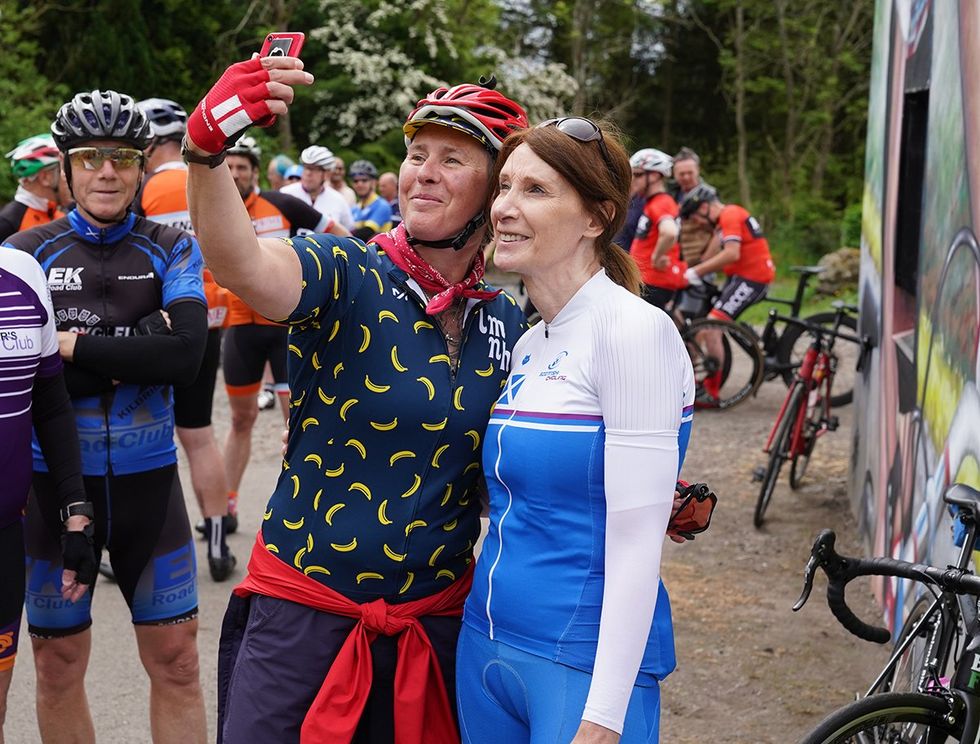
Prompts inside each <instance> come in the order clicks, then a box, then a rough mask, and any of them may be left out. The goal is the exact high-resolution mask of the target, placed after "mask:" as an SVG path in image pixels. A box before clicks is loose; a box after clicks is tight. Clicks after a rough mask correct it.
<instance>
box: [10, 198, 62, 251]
mask: <svg viewBox="0 0 980 744" xmlns="http://www.w3.org/2000/svg"><path fill="white" fill-rule="evenodd" d="M22 192H23V193H22ZM64 216H65V215H64V214H62V213H61V212H60V211H59V210H58V205H57V204H55V203H54V202H50V201H47V200H46V199H41V198H40V197H37V196H35V195H34V194H31V193H29V192H27V191H26V189H23V188H18V190H17V194H16V196H15V197H14V200H13V201H12V202H10V203H9V204H7V205H6V206H5V207H4V208H3V209H0V240H6V239H7V238H9V237H10V236H11V235H13V234H15V233H19V232H21V231H23V230H30V229H31V228H32V227H37V226H38V225H46V224H47V223H49V222H54V221H55V220H57V219H60V218H62V217H64Z"/></svg>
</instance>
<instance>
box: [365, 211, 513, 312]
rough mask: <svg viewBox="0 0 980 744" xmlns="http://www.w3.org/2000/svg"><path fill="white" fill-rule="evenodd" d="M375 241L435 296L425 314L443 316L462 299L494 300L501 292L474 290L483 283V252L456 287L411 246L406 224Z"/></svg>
mask: <svg viewBox="0 0 980 744" xmlns="http://www.w3.org/2000/svg"><path fill="white" fill-rule="evenodd" d="M371 242H372V243H375V244H376V245H378V246H379V247H380V248H382V249H383V250H384V252H385V253H386V254H387V255H388V257H389V258H390V259H391V261H392V263H394V264H395V266H397V267H398V268H399V269H401V270H402V271H404V272H406V273H407V274H408V275H409V276H410V277H412V278H413V279H414V280H415V281H417V282H418V283H419V286H420V287H422V289H423V290H425V292H426V293H434V294H433V295H432V297H431V298H430V299H429V302H428V304H426V306H425V312H426V313H428V314H429V315H437V314H439V313H441V312H442V311H443V310H445V309H446V308H447V307H449V306H450V305H452V304H453V302H455V301H456V299H457V298H458V297H473V298H475V299H478V300H492V299H493V298H494V297H496V296H497V295H498V294H500V292H501V290H499V289H496V290H493V291H492V292H491V291H488V290H480V289H473V287H475V286H476V285H477V284H479V283H480V280H481V279H482V278H483V272H484V270H485V269H486V264H485V262H484V259H483V251H480V252H479V253H477V254H476V260H475V261H473V268H472V269H471V270H470V273H469V274H467V275H466V278H465V279H463V281H461V282H457V283H456V284H450V283H449V282H448V281H446V279H445V277H443V275H442V274H440V273H439V272H438V271H436V270H435V269H434V268H432V266H430V265H429V262H428V261H426V260H425V259H424V258H422V257H421V256H420V255H419V254H418V253H417V252H416V250H415V249H414V248H412V246H410V245H409V244H408V231H407V230H406V229H405V225H404V224H401V225H398V227H396V228H395V229H394V230H391V231H389V232H386V233H381V234H380V235H376V236H375V237H374V238H373V239H372V241H371Z"/></svg>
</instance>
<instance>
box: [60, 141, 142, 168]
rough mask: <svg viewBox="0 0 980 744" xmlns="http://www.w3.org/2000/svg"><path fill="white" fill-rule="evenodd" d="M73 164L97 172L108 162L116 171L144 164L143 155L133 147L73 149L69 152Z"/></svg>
mask: <svg viewBox="0 0 980 744" xmlns="http://www.w3.org/2000/svg"><path fill="white" fill-rule="evenodd" d="M68 158H69V159H70V160H71V164H72V166H74V167H77V168H83V169H84V170H90V171H97V170H100V169H101V168H102V166H103V165H105V161H106V160H108V161H110V162H111V163H112V167H113V168H115V169H116V170H127V169H129V168H138V167H139V166H140V165H142V164H143V153H142V152H141V151H139V150H136V149H134V148H132V147H73V148H72V149H70V150H69V151H68Z"/></svg>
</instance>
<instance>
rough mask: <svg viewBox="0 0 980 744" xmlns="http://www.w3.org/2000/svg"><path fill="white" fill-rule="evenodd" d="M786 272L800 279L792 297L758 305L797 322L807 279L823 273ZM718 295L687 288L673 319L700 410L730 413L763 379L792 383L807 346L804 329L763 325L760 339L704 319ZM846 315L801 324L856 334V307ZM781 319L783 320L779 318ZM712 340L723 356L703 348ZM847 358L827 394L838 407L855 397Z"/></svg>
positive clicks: (738, 325) (714, 290) (815, 269)
mask: <svg viewBox="0 0 980 744" xmlns="http://www.w3.org/2000/svg"><path fill="white" fill-rule="evenodd" d="M791 270H792V271H794V272H796V273H798V274H799V275H800V277H799V279H798V281H797V284H796V291H795V293H794V295H793V297H792V298H783V297H765V298H763V299H762V300H761V301H762V302H771V303H778V304H783V305H787V306H788V307H789V311H788V312H789V317H791V318H792V319H794V320H800V319H801V318H800V313H801V312H802V307H803V297H804V295H805V293H806V288H807V284H808V283H809V281H810V279H811V278H813V277H814V276H817V275H818V274H820V273H822V272H823V271H824V268H823V267H822V266H793V267H791ZM720 294H721V290H720V289H719V288H718V287H717V286H716V285H714V284H712V283H711V282H707V281H706V282H705V283H704V284H703V285H702V286H700V287H688V288H687V289H685V290H683V291H682V292H681V293H680V296H679V298H678V300H677V302H676V303H675V306H674V320H675V323H677V326H678V330H679V331H680V333H681V337H682V338H683V339H684V343H685V346H686V347H687V350H688V354H689V355H690V357H691V363H692V364H693V366H694V373H695V375H694V376H695V381H696V382H697V384H698V392H699V400H700V405H701V406H702V407H709V406H710V407H713V408H719V409H726V408H732V407H734V406H736V405H738V404H739V403H741V402H743V401H745V400H747V399H748V398H749V397H750V396H752V395H755V393H756V392H757V390H758V388H759V385H761V384H762V382H763V381H766V380H774V379H776V378H782V380H783V381H784V382H785V383H786V385H787V386H788V385H791V384H792V382H793V377H794V372H795V371H796V369H797V368H798V367H799V366H800V364H801V363H802V361H803V355H804V353H805V350H806V347H807V346H808V345H809V343H810V335H809V331H808V326H798V325H793V324H789V323H784V324H782V325H779V326H777V324H775V323H773V322H769V323H767V324H766V326H765V329H764V330H763V332H762V336H761V337H760V336H759V335H758V334H757V333H756V332H755V330H754V329H753V328H752V327H751V326H749V325H748V324H747V323H743V322H740V321H733V320H728V319H725V318H715V317H705V316H707V315H708V312H709V311H710V309H711V307H712V305H713V304H714V302H715V300H717V298H718V297H719V296H720ZM846 307H847V309H848V314H847V315H846V316H845V317H844V318H843V319H840V320H838V319H837V313H835V312H820V313H815V314H812V315H809V316H807V317H805V318H802V320H804V321H806V322H807V323H809V324H812V325H816V326H823V327H827V326H830V325H832V324H834V323H838V324H839V325H840V326H843V327H845V328H847V329H849V330H851V331H856V329H857V321H856V319H855V317H854V316H856V314H857V308H856V307H852V306H846ZM780 317H783V316H780ZM711 335H714V337H715V338H719V339H720V346H717V348H721V349H722V354H721V355H718V354H713V353H711V351H710V349H709V348H707V343H706V339H707V338H709V337H710V336H711ZM851 361H852V360H851V359H850V358H845V359H844V364H843V365H842V367H841V373H840V374H839V376H838V377H837V380H836V383H835V385H836V387H835V389H834V390H833V391H832V395H831V397H830V403H831V405H832V406H834V407H836V406H842V405H846V404H848V403H850V402H851V400H852V398H853V392H854V375H855V372H854V367H855V366H856V363H855V364H851V363H850V362H851ZM706 380H711V384H712V387H714V388H716V389H715V390H712V398H713V399H709V398H708V396H707V395H706V394H705V390H704V387H705V381H706Z"/></svg>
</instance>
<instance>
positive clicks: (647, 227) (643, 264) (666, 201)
mask: <svg viewBox="0 0 980 744" xmlns="http://www.w3.org/2000/svg"><path fill="white" fill-rule="evenodd" d="M676 218H677V202H675V201H674V199H673V197H671V196H670V194H668V193H666V192H661V193H659V194H654V195H653V196H651V197H650V198H649V199H648V200H647V203H646V204H645V205H644V207H643V214H641V215H640V221H639V222H638V223H637V224H636V237H634V238H633V244H632V245H631V246H630V255H631V256H632V257H633V260H634V261H635V262H636V265H637V267H639V269H640V277H641V278H642V279H643V283H644V284H648V285H650V286H651V287H661V288H663V289H683V288H684V287H686V286H687V282H686V281H685V280H684V272H685V271H687V264H686V263H685V262H684V261H682V260H681V250H680V245H678V244H677V243H676V242H675V243H674V244H673V245H672V246H671V247H670V249H669V250H668V251H667V254H666V255H667V258H668V259H670V266H668V267H667V268H666V269H655V268H654V267H653V266H651V265H650V257H651V256H653V252H654V250H655V249H656V247H657V242H658V241H659V240H660V223H661V221H663V220H673V219H676Z"/></svg>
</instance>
